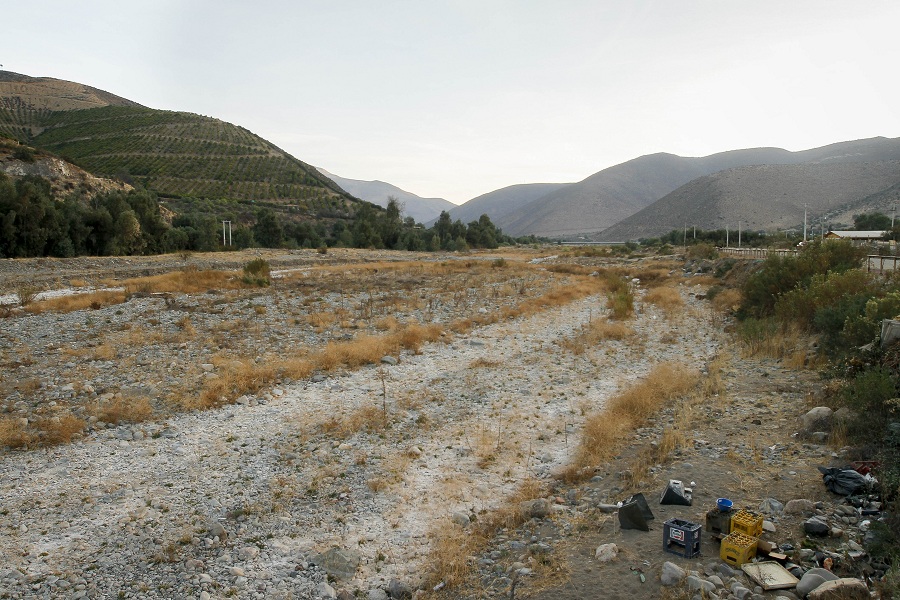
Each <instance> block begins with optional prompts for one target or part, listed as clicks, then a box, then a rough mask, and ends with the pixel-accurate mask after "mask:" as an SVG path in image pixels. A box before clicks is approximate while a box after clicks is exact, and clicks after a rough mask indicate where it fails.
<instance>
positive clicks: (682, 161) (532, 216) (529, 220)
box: [495, 138, 900, 238]
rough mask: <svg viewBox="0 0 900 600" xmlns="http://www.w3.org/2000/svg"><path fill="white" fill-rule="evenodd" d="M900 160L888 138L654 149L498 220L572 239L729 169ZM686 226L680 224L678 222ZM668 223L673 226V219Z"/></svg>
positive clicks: (899, 149) (899, 150)
mask: <svg viewBox="0 0 900 600" xmlns="http://www.w3.org/2000/svg"><path fill="white" fill-rule="evenodd" d="M898 159H900V140H897V139H887V138H871V139H866V140H856V141H850V142H840V143H836V144H830V145H828V146H823V147H820V148H812V149H809V150H803V151H799V152H790V151H788V150H784V149H781V148H750V149H743V150H732V151H728V152H720V153H717V154H711V155H709V156H704V157H697V158H693V157H682V156H677V155H674V154H666V153H658V154H651V155H647V156H642V157H639V158H635V159H633V160H630V161H627V162H625V163H622V164H619V165H615V166H613V167H609V168H608V169H604V170H602V171H600V172H598V173H595V174H594V175H591V176H590V177H588V178H586V179H584V180H583V181H580V182H578V183H575V184H571V185H567V186H565V187H564V188H561V189H559V190H556V191H554V192H551V193H549V194H547V195H545V196H542V197H540V198H538V199H536V200H534V201H533V202H532V203H530V204H527V205H525V206H522V207H520V208H518V209H517V210H515V211H513V212H511V213H509V214H507V215H505V216H503V217H502V218H497V219H496V220H495V222H496V223H497V224H498V225H499V226H500V227H502V228H503V230H504V231H505V232H507V233H508V234H510V235H525V234H534V235H541V236H547V237H560V238H567V237H568V238H571V237H577V236H581V235H586V234H589V233H596V232H598V231H601V230H603V229H606V228H609V227H611V226H612V225H614V224H615V223H617V222H619V221H621V220H623V219H625V218H627V217H629V216H630V215H632V214H634V213H636V212H637V211H639V210H641V209H643V208H644V207H646V206H649V205H651V204H652V203H654V202H656V201H657V200H659V199H660V198H662V197H663V196H665V195H667V194H669V193H671V192H673V191H675V190H676V189H678V188H679V187H681V186H682V185H685V184H687V183H688V182H690V181H692V180H693V179H695V178H697V177H703V176H706V175H711V174H713V173H716V172H718V171H721V170H724V169H730V168H737V167H744V166H752V165H792V164H802V163H807V164H819V163H822V164H826V163H846V162H871V161H885V160H898ZM681 225H682V223H676V224H675V225H674V227H680V226H681ZM666 226H667V227H668V228H669V229H672V227H673V226H672V225H671V224H670V223H666ZM669 229H667V231H668V230H669Z"/></svg>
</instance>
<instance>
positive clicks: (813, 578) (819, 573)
mask: <svg viewBox="0 0 900 600" xmlns="http://www.w3.org/2000/svg"><path fill="white" fill-rule="evenodd" d="M836 579H838V576H837V575H835V574H834V573H832V572H831V571H829V570H827V569H821V568H819V567H815V568H813V569H810V570H809V571H807V572H806V573H804V574H803V577H802V578H800V581H799V583H797V595H798V596H800V597H801V598H805V597H806V595H807V594H809V593H810V592H811V591H813V590H815V589H816V588H818V587H819V586H820V585H822V584H823V583H825V582H827V581H834V580H836Z"/></svg>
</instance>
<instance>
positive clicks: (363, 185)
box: [318, 167, 456, 223]
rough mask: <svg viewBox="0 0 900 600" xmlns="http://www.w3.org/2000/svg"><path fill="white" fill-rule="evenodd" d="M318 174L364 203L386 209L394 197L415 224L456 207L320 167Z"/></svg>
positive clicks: (385, 184) (394, 187)
mask: <svg viewBox="0 0 900 600" xmlns="http://www.w3.org/2000/svg"><path fill="white" fill-rule="evenodd" d="M318 170H319V172H320V173H322V174H323V175H325V176H326V177H328V178H329V179H331V180H332V181H333V182H335V183H336V184H338V185H339V186H340V187H341V189H343V190H344V191H346V192H348V193H349V194H351V195H353V196H356V197H357V198H359V199H361V200H365V201H366V202H371V203H372V204H377V205H378V206H381V207H385V208H386V207H387V205H388V198H390V197H394V198H396V199H397V200H399V201H400V204H401V205H402V206H403V214H404V215H405V216H408V217H412V218H413V219H415V221H416V222H417V223H425V222H428V221H431V220H434V219H437V217H438V215H440V214H441V211H445V210H447V211H450V210H451V209H453V208H456V205H455V204H453V203H452V202H450V201H449V200H444V199H443V198H422V197H421V196H417V195H415V194H413V193H412V192H407V191H406V190H403V189H400V188H398V187H397V186H395V185H391V184H390V183H385V182H384V181H377V180H376V181H363V180H360V179H348V178H346V177H341V176H339V175H335V174H334V173H329V172H328V171H326V170H325V169H322V168H321V167H320V168H319V169H318Z"/></svg>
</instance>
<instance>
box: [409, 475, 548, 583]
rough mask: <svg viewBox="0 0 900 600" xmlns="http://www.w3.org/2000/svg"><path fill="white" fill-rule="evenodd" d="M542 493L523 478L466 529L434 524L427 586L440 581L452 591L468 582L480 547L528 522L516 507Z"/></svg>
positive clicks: (538, 485) (543, 493)
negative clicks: (508, 530) (502, 529)
mask: <svg viewBox="0 0 900 600" xmlns="http://www.w3.org/2000/svg"><path fill="white" fill-rule="evenodd" d="M546 494H547V489H546V487H545V485H544V484H542V483H541V482H539V481H537V480H535V479H526V480H525V481H523V482H522V483H521V484H519V487H518V488H517V489H516V491H515V492H514V493H513V494H511V495H510V496H509V497H507V498H506V499H504V501H503V504H502V505H501V506H500V507H499V508H497V509H495V510H492V511H484V512H483V513H482V514H480V515H479V516H478V520H477V521H475V522H474V523H472V525H471V526H470V527H469V529H468V530H464V529H462V528H461V527H459V526H458V525H455V524H452V523H449V520H442V521H440V522H438V523H436V524H435V526H434V528H433V529H432V531H431V532H430V533H429V538H430V539H431V552H430V556H429V559H428V560H427V561H426V563H425V564H430V565H432V570H431V571H430V572H429V573H428V574H427V575H426V584H427V587H434V586H435V585H437V584H438V583H441V582H443V583H444V586H445V588H446V589H453V588H454V587H457V586H459V585H461V584H463V583H465V582H467V581H469V580H470V578H471V577H473V576H474V575H475V574H477V571H476V570H475V569H474V568H473V567H474V564H473V563H472V562H471V557H472V556H475V555H477V554H478V553H479V551H480V550H481V549H482V548H484V546H485V544H486V543H487V541H488V540H489V539H491V537H492V536H493V534H494V532H496V531H497V530H498V529H501V528H504V527H507V528H514V527H518V526H519V525H521V524H522V523H524V522H525V521H527V520H528V517H527V515H525V514H524V513H523V512H522V510H521V508H520V505H521V503H522V502H524V501H526V500H533V499H536V498H542V497H544V496H546ZM426 597H427V596H426Z"/></svg>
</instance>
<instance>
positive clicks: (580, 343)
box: [561, 319, 634, 354]
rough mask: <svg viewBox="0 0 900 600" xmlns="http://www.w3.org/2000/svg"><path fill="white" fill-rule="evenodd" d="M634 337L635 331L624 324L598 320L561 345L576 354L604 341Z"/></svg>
mask: <svg viewBox="0 0 900 600" xmlns="http://www.w3.org/2000/svg"><path fill="white" fill-rule="evenodd" d="M633 335H634V330H633V329H632V328H631V327H628V326H627V325H624V324H622V323H611V322H610V321H608V320H607V319H596V320H594V321H591V322H590V323H588V324H587V325H585V326H584V327H583V328H582V330H581V331H580V332H579V333H577V334H575V335H574V336H572V337H570V338H567V339H564V340H563V341H562V342H561V345H562V347H563V348H565V349H566V350H569V351H570V352H572V353H574V354H583V353H584V352H585V350H587V349H588V348H591V347H593V346H596V345H597V344H599V343H600V342H602V341H603V340H624V339H626V338H628V337H631V336H633Z"/></svg>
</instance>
